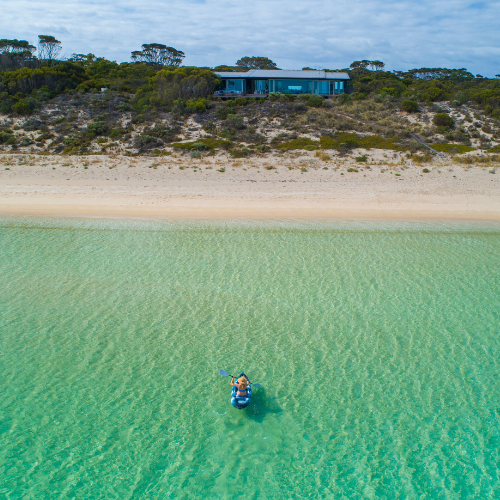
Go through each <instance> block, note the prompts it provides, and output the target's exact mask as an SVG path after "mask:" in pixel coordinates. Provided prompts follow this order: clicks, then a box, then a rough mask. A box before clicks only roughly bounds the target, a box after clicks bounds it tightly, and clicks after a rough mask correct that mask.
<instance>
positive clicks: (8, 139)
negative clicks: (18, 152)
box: [0, 131, 16, 145]
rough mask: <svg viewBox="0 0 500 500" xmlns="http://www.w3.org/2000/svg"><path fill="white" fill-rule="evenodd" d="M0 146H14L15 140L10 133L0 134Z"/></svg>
mask: <svg viewBox="0 0 500 500" xmlns="http://www.w3.org/2000/svg"><path fill="white" fill-rule="evenodd" d="M0 144H9V145H14V144H16V138H15V136H14V135H13V134H12V133H9V132H6V131H3V132H0Z"/></svg>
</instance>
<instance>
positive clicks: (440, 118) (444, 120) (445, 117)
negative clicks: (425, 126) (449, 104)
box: [432, 113, 455, 128]
mask: <svg viewBox="0 0 500 500" xmlns="http://www.w3.org/2000/svg"><path fill="white" fill-rule="evenodd" d="M432 123H434V125H436V127H447V128H451V127H453V126H454V125H455V120H454V119H453V118H452V117H451V116H450V115H449V114H447V113H436V114H435V115H434V118H433V119H432Z"/></svg>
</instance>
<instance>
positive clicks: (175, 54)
mask: <svg viewBox="0 0 500 500" xmlns="http://www.w3.org/2000/svg"><path fill="white" fill-rule="evenodd" d="M131 57H132V61H134V62H142V63H145V64H151V65H152V66H155V67H158V68H160V67H162V66H173V67H176V68H178V67H179V66H180V65H181V63H182V60H183V59H184V58H185V57H186V56H185V54H184V52H182V51H180V50H177V49H174V47H167V46H166V45H163V44H161V43H145V44H144V45H143V46H142V50H134V51H133V52H132V56H131Z"/></svg>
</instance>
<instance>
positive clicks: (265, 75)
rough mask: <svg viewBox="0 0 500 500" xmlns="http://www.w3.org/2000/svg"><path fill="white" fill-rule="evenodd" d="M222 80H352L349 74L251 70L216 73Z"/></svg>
mask: <svg viewBox="0 0 500 500" xmlns="http://www.w3.org/2000/svg"><path fill="white" fill-rule="evenodd" d="M215 74H216V75H218V76H220V77H222V78H262V79H263V80H268V79H275V78H276V79H281V78H290V79H308V80H350V78H349V75H348V74H347V73H338V72H335V71H322V70H321V71H316V70H305V71H303V70H289V69H284V70H282V69H251V70H249V71H242V72H239V71H234V72H233V71H215Z"/></svg>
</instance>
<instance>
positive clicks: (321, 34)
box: [0, 0, 500, 75]
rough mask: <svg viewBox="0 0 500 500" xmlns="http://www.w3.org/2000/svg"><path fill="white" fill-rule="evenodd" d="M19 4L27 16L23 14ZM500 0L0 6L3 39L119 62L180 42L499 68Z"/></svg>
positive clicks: (391, 65)
mask: <svg viewBox="0 0 500 500" xmlns="http://www.w3.org/2000/svg"><path fill="white" fill-rule="evenodd" d="M19 12H22V13H23V15H22V16H20V15H19ZM498 19H500V2H498V1H490V2H486V1H485V2H475V3H471V2H470V1H463V0H447V1H446V2H431V1H430V0H421V1H420V2H415V1H414V0H411V1H410V0H386V1H384V2H382V1H374V0H357V1H355V0H349V1H348V0H337V1H335V2H333V1H332V0H309V1H308V2H303V1H301V2H299V1H297V0H288V1H284V0H266V1H264V0H254V1H253V2H252V3H250V4H249V3H248V2H235V1H234V0H232V1H228V0H217V1H215V0H183V1H182V2H179V1H175V2H174V1H172V0H161V1H160V0H150V1H149V2H147V3H142V4H140V3H138V2H137V1H132V0H116V1H115V2H97V1H94V0H80V1H75V0H69V1H63V0H51V1H50V2H49V1H46V0H38V1H36V2H35V1H34V0H17V1H16V2H5V3H4V5H3V6H2V16H1V19H0V29H1V30H2V34H3V37H8V38H24V39H27V40H29V41H31V42H32V43H33V42H36V39H37V35H38V34H54V35H56V36H57V37H58V38H59V39H60V40H61V41H62V42H63V47H64V52H65V53H67V54H71V53H73V52H76V53H83V52H85V53H87V52H92V53H94V54H96V55H98V56H104V57H107V58H111V59H115V60H117V61H128V60H130V59H129V58H130V52H131V51H132V50H137V49H139V48H140V46H141V45H142V44H143V43H150V42H160V43H165V44H167V45H172V46H173V47H176V48H178V49H180V50H183V51H184V52H185V53H186V55H187V57H186V60H185V64H193V65H207V66H215V65H217V64H234V63H235V61H236V60H237V59H239V58H240V57H242V56H245V55H263V56H266V57H270V58H271V59H273V60H274V61H276V62H277V63H278V65H279V67H281V68H290V69H297V68H299V69H300V68H301V67H303V66H312V67H314V66H320V67H324V68H342V67H347V66H348V65H349V64H350V63H351V62H352V61H353V60H359V59H379V60H382V61H384V62H385V63H386V66H387V68H388V69H401V70H404V69H411V68H415V67H423V66H425V67H466V68H468V69H469V70H470V71H472V72H474V73H481V74H485V75H494V74H495V73H498V71H499V69H500V30H498V27H497V23H498Z"/></svg>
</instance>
